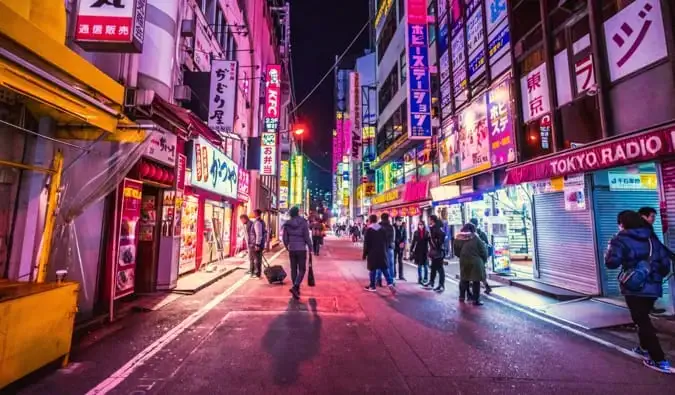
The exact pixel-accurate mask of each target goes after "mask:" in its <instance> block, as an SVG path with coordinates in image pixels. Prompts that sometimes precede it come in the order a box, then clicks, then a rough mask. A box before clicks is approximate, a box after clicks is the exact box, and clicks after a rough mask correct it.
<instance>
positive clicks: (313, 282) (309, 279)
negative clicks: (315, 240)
mask: <svg viewBox="0 0 675 395" xmlns="http://www.w3.org/2000/svg"><path fill="white" fill-rule="evenodd" d="M307 285H308V286H310V287H313V286H315V285H316V280H315V279H314V268H313V265H312V254H309V273H307Z"/></svg>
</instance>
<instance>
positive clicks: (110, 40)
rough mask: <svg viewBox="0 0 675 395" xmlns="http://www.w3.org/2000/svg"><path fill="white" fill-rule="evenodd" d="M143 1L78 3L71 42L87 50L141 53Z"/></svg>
mask: <svg viewBox="0 0 675 395" xmlns="http://www.w3.org/2000/svg"><path fill="white" fill-rule="evenodd" d="M146 6H147V0H124V1H123V0H80V1H79V3H78V5H77V14H76V17H75V19H76V20H75V42H77V44H78V45H79V46H80V47H82V48H83V49H85V50H87V51H100V52H131V53H141V52H143V39H144V36H145V17H146V13H145V12H146Z"/></svg>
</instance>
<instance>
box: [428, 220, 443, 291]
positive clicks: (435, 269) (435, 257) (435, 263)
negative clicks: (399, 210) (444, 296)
mask: <svg viewBox="0 0 675 395" xmlns="http://www.w3.org/2000/svg"><path fill="white" fill-rule="evenodd" d="M429 225H430V227H431V229H430V231H429V258H430V259H431V278H430V279H429V282H428V283H426V284H424V288H425V289H433V290H434V291H436V292H439V293H440V292H443V291H445V269H444V268H443V265H444V264H445V261H444V258H445V250H444V248H443V243H444V241H445V232H443V229H442V228H441V226H442V225H443V224H441V222H440V221H439V220H438V217H437V216H435V215H432V216H431V217H429ZM436 275H438V287H436V288H434V282H435V281H436Z"/></svg>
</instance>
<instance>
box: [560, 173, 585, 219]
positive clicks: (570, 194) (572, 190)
mask: <svg viewBox="0 0 675 395" xmlns="http://www.w3.org/2000/svg"><path fill="white" fill-rule="evenodd" d="M585 186H586V183H585V181H584V175H583V174H571V175H568V176H565V179H564V181H563V193H564V196H565V210H566V211H580V210H586V191H585Z"/></svg>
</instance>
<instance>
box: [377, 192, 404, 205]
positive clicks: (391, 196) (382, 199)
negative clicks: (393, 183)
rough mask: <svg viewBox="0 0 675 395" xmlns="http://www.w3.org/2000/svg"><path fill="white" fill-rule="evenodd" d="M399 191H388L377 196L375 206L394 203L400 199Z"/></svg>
mask: <svg viewBox="0 0 675 395" xmlns="http://www.w3.org/2000/svg"><path fill="white" fill-rule="evenodd" d="M399 195H400V194H399V191H398V189H394V190H391V191H387V192H385V193H381V194H379V195H377V196H375V197H374V198H373V200H372V202H373V204H382V203H387V202H391V201H394V200H396V199H398V198H399Z"/></svg>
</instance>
